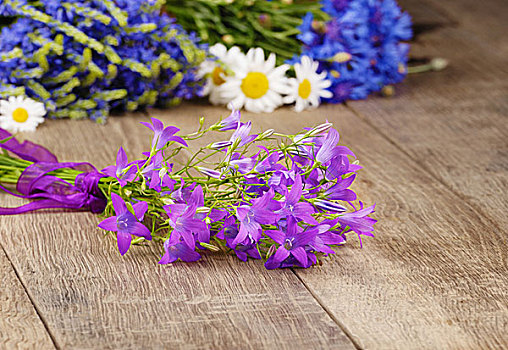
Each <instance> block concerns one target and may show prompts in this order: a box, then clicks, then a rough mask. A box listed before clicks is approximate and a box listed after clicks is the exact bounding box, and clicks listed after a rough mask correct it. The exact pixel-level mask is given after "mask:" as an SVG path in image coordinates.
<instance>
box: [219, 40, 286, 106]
mask: <svg viewBox="0 0 508 350" xmlns="http://www.w3.org/2000/svg"><path fill="white" fill-rule="evenodd" d="M244 59H245V65H243V66H241V65H237V66H236V67H235V68H234V75H231V76H229V77H228V79H227V82H226V83H225V84H223V86H222V87H221V89H222V94H223V96H224V98H226V97H227V98H230V101H231V103H229V104H228V107H229V108H234V109H239V108H242V107H245V109H246V110H248V111H251V112H254V113H262V112H265V113H269V112H272V111H273V110H274V109H275V108H277V107H279V106H280V105H282V103H283V99H282V96H281V94H287V93H288V92H289V91H290V89H289V87H288V79H287V78H286V76H285V73H286V71H287V70H288V69H289V66H288V65H287V64H283V65H281V66H279V67H275V62H276V57H275V54H270V55H269V56H268V59H267V60H266V61H265V54H264V51H263V49H261V48H251V49H250V50H249V51H248V52H247V54H246V55H245V57H244Z"/></svg>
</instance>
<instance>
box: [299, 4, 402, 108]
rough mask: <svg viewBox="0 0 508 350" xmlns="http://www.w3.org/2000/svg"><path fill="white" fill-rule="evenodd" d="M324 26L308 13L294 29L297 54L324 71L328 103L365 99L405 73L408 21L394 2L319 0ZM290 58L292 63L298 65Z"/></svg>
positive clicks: (399, 79)
mask: <svg viewBox="0 0 508 350" xmlns="http://www.w3.org/2000/svg"><path fill="white" fill-rule="evenodd" d="M321 3H322V5H323V11H324V12H326V13H327V14H328V15H329V16H330V20H328V21H327V22H324V23H323V22H320V21H316V20H314V18H313V15H312V13H310V12H309V13H307V15H306V16H305V17H304V18H303V23H302V25H301V26H300V27H299V29H300V34H299V35H298V39H300V41H301V42H302V45H303V47H302V53H301V54H302V55H306V56H309V57H311V58H312V59H314V60H316V61H319V62H320V68H319V69H320V71H327V72H328V79H329V80H330V81H331V82H332V86H331V87H330V90H331V91H332V93H333V97H332V98H331V99H329V100H328V101H329V102H342V101H345V100H349V99H352V100H358V99H364V98H366V97H367V95H369V94H370V93H372V92H375V91H379V90H381V88H383V86H386V85H390V84H395V83H398V82H400V81H401V80H402V79H403V78H404V77H405V75H406V73H407V60H408V52H409V45H408V44H407V43H404V41H407V40H409V39H411V37H412V30H411V18H410V16H409V15H408V14H407V13H405V12H402V11H401V10H400V8H399V6H398V5H397V2H396V1H395V0H322V1H321ZM299 60H300V58H299V57H295V58H294V59H293V60H292V61H295V62H296V61H299Z"/></svg>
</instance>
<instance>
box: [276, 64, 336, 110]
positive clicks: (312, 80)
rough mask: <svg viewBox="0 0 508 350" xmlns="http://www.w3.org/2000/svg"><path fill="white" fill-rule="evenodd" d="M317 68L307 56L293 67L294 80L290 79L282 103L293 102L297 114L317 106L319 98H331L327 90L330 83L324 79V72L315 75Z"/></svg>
mask: <svg viewBox="0 0 508 350" xmlns="http://www.w3.org/2000/svg"><path fill="white" fill-rule="evenodd" d="M318 67H319V64H318V63H317V62H315V61H313V60H312V59H311V58H310V57H308V56H302V58H301V59H300V63H296V64H295V66H294V69H295V73H296V78H292V79H290V82H289V84H288V87H289V90H290V91H289V92H288V93H287V94H288V96H286V97H285V98H284V102H285V103H293V102H295V110H296V111H297V112H301V111H302V110H304V109H307V108H314V107H317V106H319V103H320V102H321V97H323V98H330V97H332V93H331V92H330V91H328V90H327V88H328V87H330V85H331V82H330V81H329V80H327V79H326V73H325V72H321V73H317V69H318Z"/></svg>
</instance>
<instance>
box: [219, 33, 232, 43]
mask: <svg viewBox="0 0 508 350" xmlns="http://www.w3.org/2000/svg"><path fill="white" fill-rule="evenodd" d="M222 41H224V42H225V43H226V44H232V43H234V42H235V38H234V37H233V36H232V35H231V34H226V35H223V36H222Z"/></svg>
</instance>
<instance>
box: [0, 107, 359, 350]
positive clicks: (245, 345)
mask: <svg viewBox="0 0 508 350" xmlns="http://www.w3.org/2000/svg"><path fill="white" fill-rule="evenodd" d="M182 112H185V109H183V110H182V109H173V110H171V112H170V113H168V114H167V115H166V116H165V117H164V118H163V119H164V121H165V122H169V121H172V122H174V123H175V124H177V125H182V126H184V127H185V129H186V130H191V129H193V128H194V127H193V121H194V120H195V119H188V118H186V117H187V116H185V115H182ZM191 113H192V115H194V116H197V115H198V114H200V109H193V110H192V111H191ZM142 120H146V118H144V117H142V116H139V115H138V116H125V117H119V118H112V119H111V120H110V122H109V124H108V125H106V126H104V127H102V126H96V125H93V124H90V122H89V121H81V122H79V121H48V122H46V123H45V125H43V126H42V127H41V128H40V129H39V130H38V131H37V133H35V134H33V135H30V138H31V139H32V140H33V141H36V142H40V143H42V144H44V145H46V146H47V147H48V148H50V149H51V150H52V151H54V152H55V154H57V155H59V156H60V159H61V160H91V161H92V162H93V163H94V164H96V165H98V166H104V165H106V164H108V163H111V162H114V159H115V152H116V149H118V147H119V146H120V145H123V146H124V147H125V148H126V150H127V152H128V154H129V155H138V154H140V152H141V151H142V150H144V149H145V148H146V147H148V146H149V144H150V136H149V132H148V129H146V128H145V127H142V126H141V125H139V124H138V122H139V121H142ZM0 198H1V199H0V200H1V201H2V204H4V203H7V204H8V205H14V204H16V203H18V202H19V201H18V200H16V199H12V198H7V197H6V196H4V195H1V197H0ZM97 223H98V218H97V217H96V216H94V215H92V214H89V213H70V212H67V213H64V212H61V211H57V212H56V213H43V212H39V213H32V214H27V215H19V216H13V217H0V232H2V233H5V232H9V233H10V234H8V235H7V234H6V235H2V244H3V245H4V247H5V249H6V251H7V252H8V253H9V256H10V257H11V258H12V261H13V263H14V265H15V266H16V267H17V269H18V270H19V274H20V277H21V279H22V280H23V282H24V284H25V285H26V287H27V288H28V289H29V291H30V293H31V295H32V297H33V300H34V303H35V304H36V305H37V307H38V309H39V310H40V312H41V314H42V315H43V317H44V318H45V320H46V322H47V325H48V328H49V330H50V332H51V334H52V335H53V337H54V339H55V341H56V343H57V345H58V346H59V347H61V348H97V349H104V348H169V349H176V348H185V349H208V348H231V349H259V348H281V349H290V348H294V347H297V348H344V349H353V348H354V347H353V345H352V343H351V341H350V340H349V339H348V338H347V337H346V336H345V335H344V334H343V333H342V331H341V329H340V328H339V326H337V324H335V323H334V322H333V320H332V319H331V318H330V317H329V316H328V314H327V313H326V312H325V311H324V310H323V309H322V308H321V307H320V306H319V304H318V303H317V302H316V301H315V300H314V298H313V297H312V295H311V294H310V293H309V292H308V291H307V289H306V288H305V287H304V286H303V285H302V283H301V282H300V281H299V279H298V278H297V277H296V276H295V275H294V274H293V273H292V272H291V271H290V270H285V271H274V272H268V271H266V270H265V269H264V267H263V265H262V264H260V263H259V262H249V263H242V262H241V261H237V259H236V258H233V257H229V256H221V255H214V256H213V257H205V258H204V260H203V261H202V262H198V263H193V264H184V263H179V264H175V265H173V266H159V265H158V264H157V261H158V257H159V254H160V252H161V251H160V249H161V247H159V249H157V248H149V247H133V248H131V251H129V253H128V254H127V255H126V256H125V257H123V258H122V257H121V256H120V255H119V253H118V251H117V248H116V243H115V241H114V240H113V239H111V237H106V238H104V237H103V232H101V231H100V230H99V229H97V228H96V225H97Z"/></svg>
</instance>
